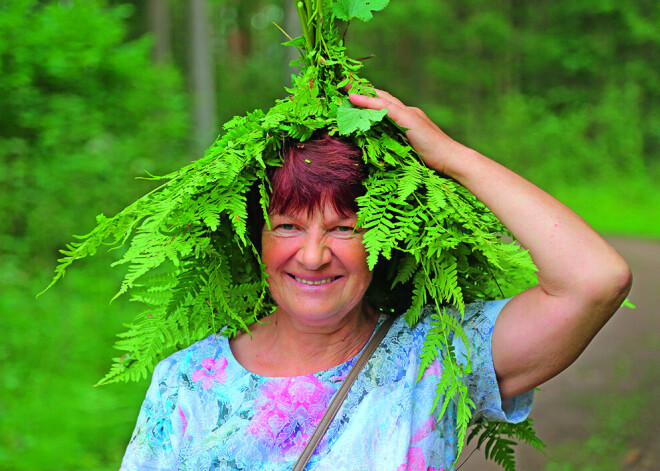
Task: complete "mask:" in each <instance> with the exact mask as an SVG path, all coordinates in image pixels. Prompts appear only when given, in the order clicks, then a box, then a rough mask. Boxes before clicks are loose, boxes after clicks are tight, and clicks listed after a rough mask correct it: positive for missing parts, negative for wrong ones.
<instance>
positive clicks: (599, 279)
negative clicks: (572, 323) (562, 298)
mask: <svg viewBox="0 0 660 471" xmlns="http://www.w3.org/2000/svg"><path fill="white" fill-rule="evenodd" d="M459 146H460V145H459ZM459 146H457V148H456V149H454V151H453V152H452V157H451V158H450V159H447V160H445V161H444V162H445V165H444V168H442V169H441V170H442V171H444V172H445V173H446V174H448V175H449V176H451V177H453V178H455V179H456V180H458V181H459V182H460V183H461V184H463V185H464V186H465V187H466V188H468V189H469V190H470V191H471V192H472V193H473V194H474V195H475V196H476V197H477V198H479V200H481V201H482V202H483V203H484V204H485V205H486V206H487V207H488V208H489V209H490V210H491V211H492V212H493V213H494V214H495V215H496V216H497V217H498V218H499V219H500V220H501V221H502V223H503V224H504V225H505V226H506V227H507V228H508V229H509V230H510V231H511V233H512V234H513V235H514V237H515V238H516V239H517V240H518V241H519V242H520V244H521V245H522V246H523V247H525V248H526V249H528V250H529V251H530V254H531V256H532V258H533V260H534V262H535V263H536V265H537V266H538V268H539V283H540V285H541V288H542V289H543V290H544V291H545V292H546V293H548V294H551V295H569V294H570V293H571V292H572V291H577V290H579V291H581V293H582V294H583V295H584V294H585V293H584V290H592V289H597V290H601V289H603V290H605V289H611V288H613V286H612V285H613V284H617V282H618V280H617V277H619V276H624V275H625V274H626V273H627V266H626V264H625V262H624V261H623V260H622V259H621V257H620V256H619V254H617V252H616V251H615V250H614V249H613V248H612V247H611V246H610V245H609V244H608V243H607V242H605V240H603V239H602V238H601V237H600V236H599V235H598V234H597V233H596V232H595V231H594V230H593V229H592V228H591V227H590V226H589V225H588V224H587V223H586V222H585V221H584V220H583V219H582V218H580V217H579V216H578V215H577V214H575V213H574V212H573V211H571V210H570V209H569V208H568V207H566V206H565V205H564V204H562V203H561V202H560V201H558V200H557V199H555V198H553V197H552V196H550V195H549V194H547V193H546V192H544V191H543V190H541V189H540V188H538V187H537V186H535V185H534V184H532V183H530V182H529V181H527V180H525V179H524V178H522V177H520V176H519V175H517V174H515V173H514V172H512V171H510V170H509V169H507V168H505V167H503V166H502V165H500V164H498V163H497V162H495V161H493V160H491V159H489V158H487V157H485V156H483V155H481V154H479V153H478V152H476V151H474V150H471V149H469V148H467V147H463V146H460V147H459ZM427 162H428V163H429V164H430V165H431V166H433V162H434V160H433V157H432V156H429V159H428V160H427ZM438 170H440V169H438ZM594 294H596V293H594Z"/></svg>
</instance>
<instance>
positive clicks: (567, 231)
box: [349, 90, 632, 398]
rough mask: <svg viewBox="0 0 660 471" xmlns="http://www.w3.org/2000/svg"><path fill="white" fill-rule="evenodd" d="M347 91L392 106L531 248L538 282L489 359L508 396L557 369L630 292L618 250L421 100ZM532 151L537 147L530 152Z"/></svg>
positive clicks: (370, 103)
mask: <svg viewBox="0 0 660 471" xmlns="http://www.w3.org/2000/svg"><path fill="white" fill-rule="evenodd" d="M376 92H377V94H378V97H367V96H361V95H355V94H350V95H349V98H350V100H351V102H352V103H353V104H354V105H357V106H363V107H366V108H371V109H383V108H387V109H388V115H389V116H390V117H391V118H392V119H393V120H394V121H395V122H396V123H397V124H399V125H400V126H402V127H404V128H407V129H408V132H407V135H408V138H409V140H410V143H411V145H412V146H413V147H414V148H415V150H417V152H418V153H420V154H421V155H422V156H423V158H424V160H425V162H426V164H427V165H428V166H429V167H431V168H433V169H435V170H438V171H440V172H443V173H445V174H447V175H449V176H451V177H453V178H455V179H456V180H458V181H459V182H460V183H461V184H462V185H463V186H465V187H466V188H467V189H468V190H470V191H471V192H472V193H473V194H474V195H475V196H476V197H477V198H478V199H479V200H480V201H481V202H482V203H484V204H485V205H486V206H487V207H488V208H489V209H490V210H491V211H492V212H493V213H494V214H495V215H496V216H497V217H498V218H499V219H500V221H502V223H503V224H504V225H505V226H506V227H507V229H509V231H511V233H512V234H513V236H514V237H515V238H516V239H517V240H518V242H520V244H521V245H522V246H523V247H524V248H526V249H527V250H529V253H530V255H531V256H532V259H533V260H534V263H535V264H536V266H537V268H538V270H539V271H538V280H539V285H538V286H535V287H533V288H530V289H528V290H526V291H524V292H522V293H520V294H519V295H517V296H515V297H514V298H513V299H512V300H511V301H509V302H508V303H507V305H506V306H505V307H504V308H503V309H502V312H501V313H500V316H499V317H498V319H497V322H496V324H495V329H494V331H493V343H492V351H493V361H494V364H495V371H496V373H497V378H498V382H499V386H500V393H501V394H502V397H503V398H507V397H511V396H515V395H517V394H520V393H523V392H525V391H528V390H530V389H532V388H534V387H536V386H538V385H539V384H541V383H543V382H545V381H546V380H548V379H549V378H552V377H553V376H555V375H557V374H558V373H560V372H561V371H562V370H564V369H565V368H566V367H567V366H568V365H570V364H571V363H572V362H573V361H574V360H575V359H576V358H577V357H578V356H579V355H580V354H581V353H582V351H583V350H584V349H585V348H586V346H587V345H588V344H589V342H590V341H591V340H592V339H593V337H594V336H595V335H596V334H597V333H598V331H599V330H600V329H601V328H602V327H603V325H604V324H605V323H606V322H607V321H608V320H609V318H610V317H611V316H612V314H614V312H615V311H616V310H617V308H618V307H619V306H620V305H621V303H622V302H623V300H624V299H625V297H626V295H627V294H628V291H629V290H630V285H631V281H632V277H631V274H630V269H629V268H628V265H627V264H626V262H625V261H624V260H623V259H622V258H621V256H620V255H619V254H618V253H617V252H616V251H615V250H614V249H613V248H612V247H611V246H610V245H609V244H608V243H607V242H606V241H605V240H603V239H602V238H601V237H600V236H599V235H598V234H597V233H596V232H595V231H594V230H593V229H592V228H591V227H590V226H589V225H588V224H587V223H586V222H585V221H584V220H583V219H582V218H580V217H579V216H578V215H577V214H575V213H574V212H573V211H571V210H570V209H569V208H567V207H566V206H564V205H563V204H562V203H560V202H559V201H557V200H556V199H555V198H553V197H552V196H550V195H549V194H547V193H545V192H544V191H543V190H541V189H540V188H538V187H537V186H535V185H533V184H532V183H530V182H528V181H527V180H525V179H524V178H522V177H521V176H519V175H517V174H515V173H514V172H512V171H511V170H509V169H507V168H505V167H503V166H502V165H500V164H498V163H497V162H495V161H494V160H491V159H489V158H488V157H485V156H483V155H481V154H480V153H478V152H476V151H474V150H472V149H469V148H468V147H465V146H463V145H461V144H459V143H458V142H456V141H454V140H453V139H451V138H450V137H448V136H447V135H446V134H445V133H444V132H442V131H441V130H440V129H439V128H438V127H437V126H436V125H435V124H433V123H432V122H431V121H430V120H429V118H428V117H427V116H426V115H425V114H424V113H423V112H422V111H421V110H419V109H417V108H411V107H408V106H406V105H404V104H403V103H401V101H399V100H398V99H396V98H394V97H393V96H392V95H390V94H389V93H386V92H383V91H382V90H376ZM530 158H534V156H530Z"/></svg>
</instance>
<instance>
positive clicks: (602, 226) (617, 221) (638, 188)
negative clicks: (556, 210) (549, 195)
mask: <svg viewBox="0 0 660 471" xmlns="http://www.w3.org/2000/svg"><path fill="white" fill-rule="evenodd" d="M553 195H554V196H556V197H557V198H558V199H560V200H561V201H562V202H563V203H565V204H566V205H567V206H568V207H570V208H571V209H573V210H574V211H575V212H576V213H578V214H579V215H580V216H582V217H583V218H584V219H585V220H586V221H587V222H588V223H589V224H591V226H592V227H593V228H594V229H596V230H597V231H598V232H600V233H602V234H607V235H611V236H628V237H642V238H653V239H660V187H657V188H656V187H654V186H652V185H651V184H648V183H647V184H645V183H637V182H633V183H623V182H620V183H619V185H618V186H615V183H613V184H611V185H603V184H600V185H591V186H590V185H586V184H585V185H581V186H578V187H562V188H557V189H556V190H555V191H553Z"/></svg>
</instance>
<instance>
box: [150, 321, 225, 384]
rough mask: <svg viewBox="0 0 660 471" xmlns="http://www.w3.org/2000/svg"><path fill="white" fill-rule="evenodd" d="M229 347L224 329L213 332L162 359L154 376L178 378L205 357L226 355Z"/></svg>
mask: <svg viewBox="0 0 660 471" xmlns="http://www.w3.org/2000/svg"><path fill="white" fill-rule="evenodd" d="M228 349H229V342H228V339H227V337H225V336H223V335H222V331H220V333H214V334H211V335H209V336H208V337H206V338H203V339H201V340H198V341H196V342H195V343H193V344H192V345H190V346H188V347H186V348H184V349H181V350H179V351H177V352H175V353H173V354H171V355H170V356H168V357H166V358H165V359H163V360H161V361H160V362H159V363H158V365H156V368H155V369H154V376H158V377H159V378H161V379H165V378H171V379H174V378H175V377H176V378H178V377H180V376H181V375H182V374H186V373H187V371H188V370H189V369H191V368H194V367H195V365H198V364H199V363H201V362H202V361H203V360H204V359H205V358H219V357H221V356H224V355H225V354H226V351H227V350H228Z"/></svg>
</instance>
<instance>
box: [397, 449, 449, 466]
mask: <svg viewBox="0 0 660 471" xmlns="http://www.w3.org/2000/svg"><path fill="white" fill-rule="evenodd" d="M444 469H445V468H434V467H432V466H429V467H428V468H427V467H426V462H425V461H424V452H423V451H422V449H421V448H417V447H412V448H410V449H409V450H408V461H407V462H406V463H403V464H402V465H401V466H399V467H398V468H396V471H444Z"/></svg>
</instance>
